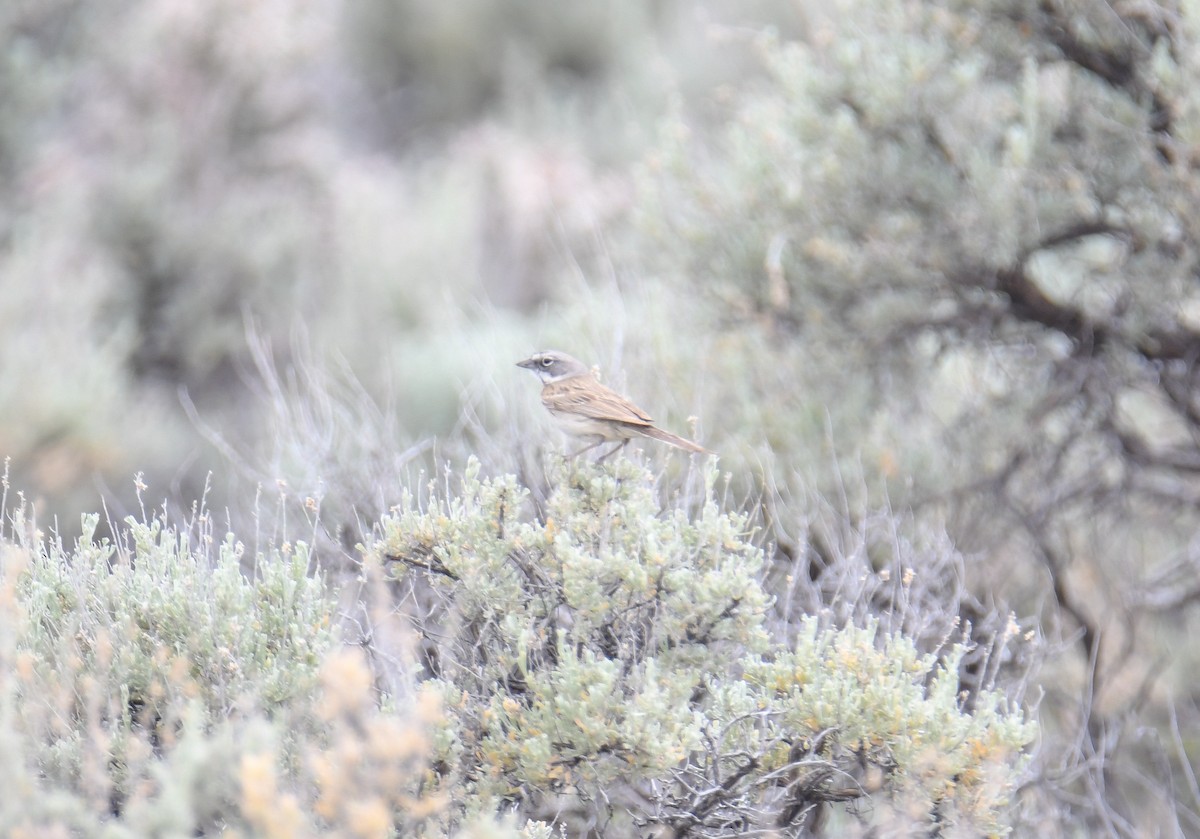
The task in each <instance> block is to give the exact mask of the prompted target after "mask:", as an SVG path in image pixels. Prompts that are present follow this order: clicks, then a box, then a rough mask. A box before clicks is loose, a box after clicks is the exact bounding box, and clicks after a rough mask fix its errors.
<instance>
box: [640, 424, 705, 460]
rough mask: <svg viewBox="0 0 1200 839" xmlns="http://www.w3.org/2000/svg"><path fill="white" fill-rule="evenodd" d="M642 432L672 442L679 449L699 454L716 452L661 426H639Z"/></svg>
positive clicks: (665, 441) (656, 438)
mask: <svg viewBox="0 0 1200 839" xmlns="http://www.w3.org/2000/svg"><path fill="white" fill-rule="evenodd" d="M638 431H640V432H641V433H642V434H644V435H645V436H647V437H652V438H653V439H655V440H662V441H663V442H664V443H670V444H671V445H672V446H674V447H675V448H677V449H684V450H685V451H689V452H696V453H697V454H716V452H710V451H709V450H708V449H706V448H704V446H701V445H700V444H699V443H693V442H692V441H691V440H688V439H685V438H683V437H680V436H679V435H678V434H672V433H671V432H670V431H663V430H662V429H661V428H655V427H654V426H653V425H648V426H645V427H644V428H639V429H638Z"/></svg>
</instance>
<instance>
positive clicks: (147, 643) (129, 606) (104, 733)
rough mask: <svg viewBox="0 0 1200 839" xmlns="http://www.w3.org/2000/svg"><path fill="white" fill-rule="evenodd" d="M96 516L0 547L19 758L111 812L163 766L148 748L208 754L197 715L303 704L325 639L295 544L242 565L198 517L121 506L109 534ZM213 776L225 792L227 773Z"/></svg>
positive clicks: (222, 717) (325, 601)
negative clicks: (147, 514)
mask: <svg viewBox="0 0 1200 839" xmlns="http://www.w3.org/2000/svg"><path fill="white" fill-rule="evenodd" d="M18 519H19V517H18ZM98 521H99V520H98V517H97V516H95V515H88V516H84V518H83V523H82V531H83V535H82V536H81V537H80V539H79V541H78V543H77V545H76V546H75V547H74V549H73V550H72V549H68V548H66V547H65V546H64V545H62V543H61V542H60V541H58V540H57V539H48V538H44V537H43V538H39V537H38V536H30V537H29V538H26V539H24V540H23V541H22V542H19V543H16V544H8V543H6V544H5V545H4V548H5V555H4V556H5V562H4V568H3V574H4V577H5V580H6V582H7V584H8V585H10V586H12V592H13V598H14V603H15V604H16V606H15V609H16V611H15V612H14V614H15V615H16V616H17V617H18V618H19V619H18V620H15V621H12V622H11V623H10V626H9V627H8V630H9V632H10V633H11V634H10V636H9V637H8V639H7V641H8V645H9V646H8V647H7V648H6V651H5V654H6V655H9V656H11V657H12V659H13V660H14V661H15V662H16V672H17V673H18V674H19V678H18V679H17V680H16V681H15V682H14V683H13V685H12V687H13V689H14V692H13V694H12V695H13V697H14V702H15V708H16V714H17V715H16V718H15V719H14V720H13V721H12V722H13V725H14V728H15V730H17V731H19V732H20V734H21V737H22V738H23V739H22V743H23V745H22V749H23V751H24V752H25V755H26V760H27V761H28V762H29V765H30V767H31V769H32V771H36V772H37V773H38V774H39V776H41V777H42V778H43V779H44V780H45V781H46V782H47V783H49V784H51V785H52V786H54V787H55V788H57V789H58V790H59V791H62V792H64V793H68V792H69V793H73V794H79V795H81V796H82V797H83V799H84V800H87V799H88V798H89V797H95V796H100V795H102V796H107V797H108V798H109V799H111V804H109V805H107V806H112V807H114V808H116V809H120V807H121V804H120V802H122V801H123V800H124V799H125V798H126V797H127V796H128V795H130V794H131V793H132V792H133V791H134V788H135V787H137V785H138V784H143V783H147V782H148V781H147V778H148V777H151V776H153V775H154V774H155V773H157V772H161V771H162V769H163V767H159V768H157V769H156V768H155V766H156V764H157V763H158V761H159V760H160V758H163V757H164V754H163V753H162V751H159V753H157V754H156V753H155V752H154V751H153V750H151V749H150V748H148V747H150V746H153V747H154V749H155V750H165V752H168V753H169V752H170V751H171V748H169V747H170V746H171V745H172V744H174V743H175V742H176V740H179V742H181V743H184V744H186V743H189V742H190V743H193V744H194V745H196V748H197V749H199V750H200V752H201V753H203V754H211V753H213V752H214V750H217V751H219V749H217V748H216V747H217V746H218V745H219V744H218V743H216V742H215V741H214V743H212V744H209V743H207V742H206V740H205V734H204V732H205V731H208V730H210V727H214V726H218V725H220V724H221V723H223V722H224V721H226V720H228V719H229V718H231V717H232V718H235V719H236V718H238V717H243V716H244V717H246V718H249V717H252V716H254V715H257V714H264V715H266V716H267V717H272V716H274V715H275V714H276V713H280V714H283V715H287V714H289V713H290V712H291V710H292V709H293V706H295V705H297V704H298V703H299V704H303V703H306V702H308V701H309V700H308V697H309V696H310V695H311V694H312V693H313V692H314V690H315V689H316V686H317V673H318V669H319V667H320V665H321V662H322V659H323V658H324V657H325V656H326V655H327V654H328V653H329V651H330V650H331V649H332V648H333V646H334V641H335V635H334V629H333V626H332V621H331V616H332V608H333V603H332V600H331V599H330V597H329V595H328V593H327V592H326V590H325V586H324V583H323V582H322V580H321V578H320V577H319V576H313V575H312V574H311V573H310V567H309V564H310V557H309V553H308V549H307V547H306V546H305V545H304V544H302V543H301V544H297V545H295V546H285V547H284V548H283V549H281V550H274V551H272V552H270V553H269V554H264V555H262V556H259V557H258V561H257V562H256V563H255V570H254V573H253V576H252V577H247V576H246V574H245V573H244V571H243V565H242V562H243V554H244V548H243V546H242V544H241V543H240V542H237V541H236V540H235V539H234V537H233V536H232V534H230V535H229V536H227V537H226V539H225V540H223V541H220V542H216V541H214V540H213V538H212V535H211V525H210V523H209V522H210V519H208V518H207V517H200V519H199V524H198V525H197V526H196V527H195V528H194V529H192V530H190V531H188V530H180V529H176V528H173V527H170V526H168V525H167V524H166V523H165V521H164V520H163V518H152V519H149V520H148V521H139V520H136V519H134V518H132V517H131V518H130V519H128V520H127V522H126V526H127V531H126V534H125V535H123V536H122V537H121V538H119V539H118V540H116V541H110V540H109V539H107V538H105V539H97V538H95V537H94V535H93V534H94V533H95V531H96V528H97V525H98ZM22 527H23V525H22V523H21V522H20V520H18V524H17V525H16V527H15V531H16V532H18V533H20V532H22ZM213 736H214V737H217V739H218V740H220V738H221V737H227V738H232V737H234V736H235V735H234V734H233V733H232V732H231V731H226V732H225V733H224V734H223V735H217V734H215V733H214V735H213ZM231 742H232V741H231ZM165 758H166V760H165V761H164V766H165V765H166V764H167V763H170V761H171V760H172V758H171V757H170V754H165ZM185 760H186V759H185ZM193 774H196V777H197V779H198V780H205V781H206V782H212V783H217V778H218V776H212V775H210V776H208V777H207V779H203V778H202V776H203V775H204V773H203V772H199V771H198V772H197V773H193ZM189 777H190V776H189ZM219 777H221V778H223V779H224V781H222V783H223V784H224V785H225V786H226V787H227V788H226V789H225V793H229V789H230V788H232V787H231V785H232V783H233V781H232V776H231V775H221V776H219ZM186 785H187V784H186V783H185V786H186ZM193 792H195V791H194V790H193ZM91 803H92V805H95V802H94V801H93V802H91Z"/></svg>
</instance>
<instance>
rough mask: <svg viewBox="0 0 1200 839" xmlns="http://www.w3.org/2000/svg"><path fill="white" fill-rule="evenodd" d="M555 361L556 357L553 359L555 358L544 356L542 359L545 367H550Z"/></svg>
mask: <svg viewBox="0 0 1200 839" xmlns="http://www.w3.org/2000/svg"><path fill="white" fill-rule="evenodd" d="M553 363H554V359H553V358H543V359H542V366H543V367H549V366H550V365H551V364H553Z"/></svg>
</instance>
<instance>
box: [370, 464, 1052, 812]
mask: <svg viewBox="0 0 1200 839" xmlns="http://www.w3.org/2000/svg"><path fill="white" fill-rule="evenodd" d="M479 471H480V470H479V467H478V465H477V464H473V465H472V466H471V468H469V469H468V471H467V472H466V474H465V475H464V476H463V481H462V486H461V488H460V489H458V490H456V491H455V492H454V494H453V495H452V496H451V497H448V498H446V499H444V500H441V501H439V502H436V503H434V504H432V505H430V506H429V508H428V509H418V507H417V505H415V504H414V503H413V502H412V501H411V500H407V501H406V502H405V503H403V504H401V505H400V506H399V507H398V508H396V510H394V513H393V515H392V516H390V517H387V518H386V519H385V520H384V522H383V524H382V531H381V538H380V539H379V540H378V541H377V542H376V543H374V544H373V545H371V546H370V547H369V548H368V560H372V559H373V558H374V559H379V560H383V561H389V562H391V563H393V567H394V569H395V574H396V577H397V579H398V580H399V581H400V583H401V588H402V590H403V591H405V592H406V593H405V595H404V596H402V598H401V599H402V601H404V602H408V603H414V604H418V605H415V606H412V607H411V608H410V611H409V614H410V617H411V619H412V623H413V626H414V627H415V629H416V630H417V631H418V632H419V633H420V634H421V636H422V641H423V649H424V650H425V659H424V660H425V662H426V666H427V667H428V669H429V670H430V671H431V672H430V674H429V675H430V676H431V677H432V678H433V679H434V680H435V682H436V683H437V684H438V685H439V686H440V688H439V689H440V691H441V693H442V695H443V700H444V706H445V708H446V711H447V714H448V718H449V722H450V724H449V725H448V726H447V727H446V728H445V730H443V731H442V732H441V733H440V734H439V735H438V740H437V750H438V752H439V754H440V766H441V769H442V777H441V780H440V783H441V784H443V785H444V786H445V788H446V790H447V791H448V792H450V793H451V794H452V797H453V798H454V800H456V801H470V802H472V803H471V804H469V805H467V807H466V808H465V809H466V810H467V811H471V810H476V809H483V810H485V811H486V810H488V809H491V808H501V809H505V808H508V807H511V806H513V805H518V806H519V808H520V810H521V812H523V813H525V814H526V815H530V816H537V817H540V818H543V819H547V820H551V821H558V823H560V824H567V823H569V822H571V819H572V818H577V819H580V820H583V821H593V822H595V823H598V824H601V825H604V826H605V827H606V829H607V830H609V831H610V834H611V835H623V833H624V832H625V831H629V830H633V829H635V827H636V826H638V825H642V826H646V825H660V826H670V827H671V828H672V829H674V830H675V831H676V835H681V836H683V835H712V836H724V835H739V834H741V833H743V832H745V831H747V830H750V829H752V828H762V829H770V828H777V829H785V830H790V831H798V830H803V829H804V828H805V825H807V824H809V821H810V820H811V819H812V818H815V817H816V813H817V809H818V808H819V807H820V805H822V804H825V803H831V802H840V801H849V800H854V799H862V798H865V797H866V796H868V795H872V794H877V795H878V797H879V800H880V802H902V803H899V804H897V805H896V807H894V808H893V807H891V806H890V805H888V806H883V805H882V804H881V806H880V807H878V808H875V810H874V811H873V814H872V815H860V816H858V817H857V818H859V819H861V820H862V821H863V823H864V824H865V823H868V822H870V821H871V820H872V819H878V818H880V816H879V815H878V814H879V813H883V812H887V813H900V812H903V813H904V814H906V815H905V818H906V819H907V820H908V821H910V822H915V823H923V822H926V821H931V820H932V819H934V818H935V814H937V815H936V818H941V819H946V818H951V819H954V820H955V821H956V822H958V823H961V824H964V825H968V826H971V827H972V828H974V829H978V830H983V831H988V832H1002V831H1003V825H1004V816H1005V812H1006V811H1005V804H1006V803H1007V795H1008V793H1009V791H1010V790H1011V788H1012V786H1013V783H1014V781H1015V779H1016V777H1017V774H1018V772H1019V770H1020V767H1021V765H1022V764H1023V758H1021V756H1020V753H1021V750H1022V749H1023V748H1024V747H1025V746H1026V745H1028V744H1029V742H1030V741H1031V740H1032V738H1033V736H1034V734H1035V728H1034V726H1033V725H1032V724H1031V723H1028V722H1026V721H1025V719H1024V717H1023V715H1022V714H1021V713H1020V712H1019V711H1013V710H1011V709H1009V708H1008V707H1007V704H1006V703H1005V701H1004V699H1003V697H1001V696H999V695H997V694H993V693H990V692H987V691H982V692H980V693H978V694H976V696H975V697H974V699H975V710H974V711H973V712H972V713H968V712H966V711H964V710H963V709H962V707H961V705H960V697H959V695H958V692H959V686H958V681H957V675H956V673H957V665H958V662H959V660H960V657H961V655H962V654H963V652H964V649H963V648H962V647H961V646H954V647H951V648H950V649H948V651H947V652H946V653H945V654H944V655H941V656H937V655H922V654H920V653H918V651H917V649H916V648H915V646H914V645H913V643H912V642H911V641H910V640H908V639H906V638H905V637H904V636H902V635H899V634H892V635H889V634H885V633H881V632H879V631H878V630H877V627H876V626H875V625H874V624H868V625H866V626H864V627H861V628H854V627H850V628H846V629H841V630H839V629H832V628H821V627H820V626H819V624H818V623H817V622H816V621H815V620H810V621H805V622H804V623H803V625H802V626H801V627H799V631H797V632H793V633H792V634H793V636H794V637H795V640H794V641H793V643H792V646H791V648H790V649H789V648H788V647H787V646H785V645H784V644H783V643H781V642H780V641H779V640H778V639H776V638H773V637H771V634H770V633H769V632H768V630H767V626H768V613H769V611H770V605H771V604H770V598H769V597H768V595H767V594H766V593H765V592H764V590H763V587H762V585H761V583H760V574H761V572H762V570H763V554H762V551H761V550H760V549H759V548H758V547H756V546H755V544H754V543H753V542H752V541H751V538H750V537H751V534H750V533H749V532H748V523H747V519H746V518H745V517H743V516H742V515H740V514H737V513H729V512H725V511H723V510H722V509H721V507H720V506H719V505H718V504H717V503H716V501H715V496H714V491H713V484H714V482H715V480H716V478H717V472H716V470H715V468H709V469H708V470H707V471H705V472H704V473H703V475H702V480H703V482H704V487H703V491H702V492H700V493H699V496H700V498H699V500H698V501H695V502H692V503H688V504H684V503H683V502H678V503H676V504H674V505H668V506H667V507H666V508H665V509H664V508H663V507H662V506H661V505H660V504H659V502H658V501H657V498H658V496H657V494H656V492H655V487H654V478H653V475H652V474H651V473H649V472H648V471H646V470H644V469H643V468H642V467H640V466H637V465H634V464H633V463H631V462H629V461H626V460H618V461H616V462H614V463H613V464H611V465H608V466H603V467H598V466H591V465H578V466H567V467H563V470H562V474H560V475H556V476H555V478H556V480H558V481H559V483H558V485H557V488H556V489H555V490H554V491H553V492H552V493H551V494H550V496H549V498H548V500H547V501H546V503H545V506H544V508H543V509H540V510H536V511H532V512H534V513H535V515H534V516H532V517H531V516H530V512H531V511H530V509H529V507H530V506H531V503H530V496H529V494H528V492H527V491H526V490H525V489H524V488H522V487H521V486H520V485H519V484H518V483H517V482H516V480H515V479H513V478H512V477H503V478H496V479H482V478H480V476H479ZM699 479H700V478H697V480H699ZM914 802H915V804H914ZM914 807H915V811H914ZM839 812H840V813H841V817H843V818H851V817H850V816H848V815H846V812H845V811H844V810H843V811H839ZM914 812H915V813H916V815H913V813H914ZM571 823H573V822H571Z"/></svg>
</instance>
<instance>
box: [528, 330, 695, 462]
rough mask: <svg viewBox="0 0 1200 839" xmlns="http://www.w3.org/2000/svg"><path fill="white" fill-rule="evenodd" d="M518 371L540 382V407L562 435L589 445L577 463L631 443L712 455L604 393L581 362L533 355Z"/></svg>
mask: <svg viewBox="0 0 1200 839" xmlns="http://www.w3.org/2000/svg"><path fill="white" fill-rule="evenodd" d="M517 366H518V367H524V368H525V369H526V370H532V371H533V372H534V373H535V374H536V375H537V377H538V378H539V379H541V380H542V404H543V405H545V406H546V410H547V411H549V412H550V416H552V417H554V419H555V420H556V421H557V422H558V424H559V426H560V427H561V428H562V430H563V431H564V432H566V433H567V434H569V435H571V436H572V437H579V438H582V439H585V440H591V441H592V442H591V443H590V444H589V445H587V446H584V447H583V448H582V449H580V450H579V451H577V452H575V453H573V454H572V455H570V456H571V457H576V456H578V455H581V454H583V453H584V452H586V451H590V450H592V449H594V448H596V446H599V445H601V444H602V443H606V442H612V441H615V440H619V441H620V442H619V443H618V444H617V445H616V446H615V447H614V448H612V449H610V450H609V451H607V452H605V453H604V454H603V455H601V456H600V458H599V459H600V460H604V459H605V458H606V457H608V456H609V455H611V454H613V453H615V452H616V451H617V450H619V449H622V448H624V447H625V446H627V445H629V441H630V440H632V439H633V438H634V437H649V438H651V439H653V440H661V441H662V442H664V443H669V444H670V445H672V446H675V447H676V448H679V449H684V450H685V451H689V452H698V453H700V454H712V452H710V451H709V450H708V449H706V448H704V447H703V446H701V445H698V444H696V443H693V442H692V441H691V440H686V439H684V438H683V437H680V436H678V435H676V434H672V433H671V432H669V431H663V430H662V429H661V428H657V427H656V426H655V425H654V420H652V419H651V418H650V415H649V414H647V413H646V412H645V411H643V410H642V409H641V408H639V407H638V406H637V405H634V404H633V403H632V402H630V401H629V400H628V399H626V398H625V397H624V396H621V394H619V393H617V392H616V391H615V390H612V389H611V388H607V387H605V386H604V385H602V384H600V382H598V381H596V377H595V376H594V375H592V371H591V369H590V368H588V366H587V365H585V364H584V363H583V362H582V361H580V360H579V359H577V358H572V357H571V356H569V355H567V354H566V353H562V352H557V351H555V350H547V351H545V352H539V353H534V354H533V355H531V356H530V357H529V358H527V359H525V360H524V361H518V362H517Z"/></svg>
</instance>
